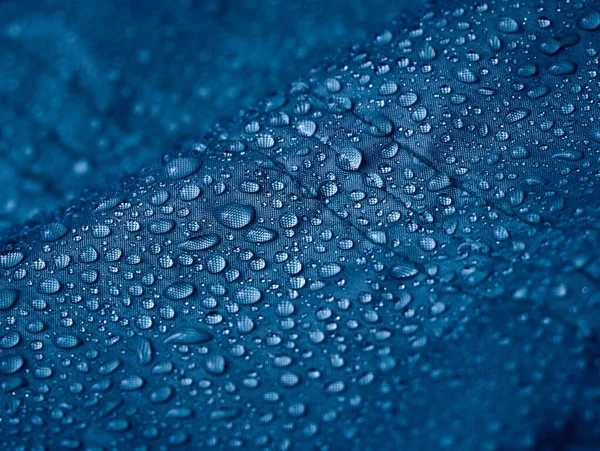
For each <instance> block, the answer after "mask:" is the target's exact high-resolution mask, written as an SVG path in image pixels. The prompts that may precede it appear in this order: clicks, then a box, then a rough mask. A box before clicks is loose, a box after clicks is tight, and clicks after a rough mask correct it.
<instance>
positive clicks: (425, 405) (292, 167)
mask: <svg viewBox="0 0 600 451" xmlns="http://www.w3.org/2000/svg"><path fill="white" fill-rule="evenodd" d="M599 33H600V11H599V8H598V5H597V3H596V2H593V1H587V2H586V1H581V2H570V1H562V0H560V1H559V0H538V1H536V2H529V1H526V2H517V1H512V0H511V1H502V0H490V1H487V2H478V3H472V2H451V3H450V4H446V5H444V4H437V5H436V6H434V7H433V8H432V10H431V11H429V12H427V13H423V14H421V16H419V18H418V19H416V18H415V17H413V16H403V17H400V18H398V19H396V20H394V21H392V22H390V23H389V24H388V26H387V27H386V28H384V29H382V30H380V32H378V33H377V34H376V35H375V36H374V37H373V38H371V39H368V40H365V41H361V42H359V43H357V44H355V45H354V46H353V47H351V48H350V49H346V50H344V51H341V52H339V53H337V54H336V55H335V56H334V57H332V58H329V59H326V60H325V61H324V62H323V63H322V64H321V65H320V66H318V67H317V68H315V69H313V70H310V71H307V72H306V73H305V74H304V76H301V77H300V78H299V79H297V81H296V82H294V83H292V85H291V87H290V89H288V90H282V91H280V92H279V93H278V94H274V95H270V96H268V97H266V98H264V99H263V100H262V101H261V102H258V103H257V104H256V105H255V106H253V107H251V108H246V109H244V110H242V111H241V112H240V113H239V114H235V115H233V116H232V117H231V118H230V119H229V120H224V121H220V122H219V123H218V124H217V125H215V126H213V127H212V128H211V131H210V132H209V133H207V134H206V135H204V137H203V138H202V139H198V140H195V141H193V142H188V143H184V144H182V145H181V146H180V147H179V148H177V149H175V150H173V151H170V152H167V153H165V155H164V156H163V157H162V159H161V160H160V162H157V163H156V164H153V165H149V166H146V167H144V168H143V169H140V170H139V171H138V172H136V173H135V174H133V175H131V176H129V177H127V178H126V179H124V181H123V182H122V184H121V185H120V186H119V187H117V188H115V189H112V190H109V189H107V190H104V191H98V192H88V193H87V194H85V195H83V196H81V197H80V198H79V199H77V200H76V201H74V202H72V203H71V204H69V205H68V206H66V207H63V208H60V209H58V210H56V211H55V212H54V213H52V214H49V215H47V216H43V217H41V218H38V219H37V221H36V222H33V223H31V224H29V225H23V226H21V228H20V230H19V232H18V233H16V234H14V235H12V236H7V238H6V239H5V243H4V250H3V253H2V254H1V256H0V267H1V268H2V278H1V279H0V313H1V317H0V318H1V320H2V323H1V326H2V334H3V335H2V337H1V338H0V346H1V347H2V351H1V353H0V373H1V374H2V382H1V383H2V411H1V412H2V413H1V415H0V419H1V421H0V430H1V431H2V435H1V436H2V442H3V444H4V447H5V448H7V449H19V447H22V448H25V449H27V448H34V449H44V447H45V448H46V449H63V448H67V449H68V448H74V449H78V448H81V449H128V448H130V449H149V450H150V449H235V448H240V449H300V450H303V449H323V450H346V449H357V450H358V449H360V450H397V449H406V450H432V449H460V450H462V449H464V450H482V449H483V450H504V449H506V450H508V449H510V450H514V449H519V450H520V449H540V450H542V449H543V450H546V449H556V450H563V449H568V450H573V451H574V450H590V449H598V447H599V443H600V430H599V426H598V425H599V424H600V423H599V422H598V415H599V414H600V412H599V410H598V408H599V405H598V403H599V396H600V386H599V384H600V379H599V378H598V375H599V374H598V371H599V369H598V365H599V364H600V360H599V355H598V349H599V348H598V346H599V343H598V331H599V326H600V324H599V320H598V308H599V302H600V290H599V287H598V283H599V280H600V260H599V258H598V257H599V255H598V251H597V249H596V245H597V243H598V241H599V238H600V236H599V234H600V231H599V230H598V226H597V222H598V203H597V199H598V194H599V193H598V191H599V189H598V174H599V169H600V162H599V160H598V154H599V151H600V125H599V123H598V111H599V110H598V101H599V99H600V85H599V77H598V50H599V49H598V47H599V45H600V39H599V37H600V34H599Z"/></svg>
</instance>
